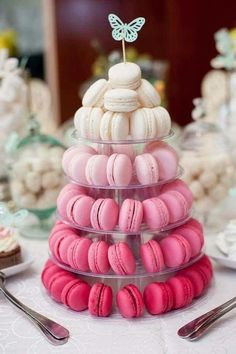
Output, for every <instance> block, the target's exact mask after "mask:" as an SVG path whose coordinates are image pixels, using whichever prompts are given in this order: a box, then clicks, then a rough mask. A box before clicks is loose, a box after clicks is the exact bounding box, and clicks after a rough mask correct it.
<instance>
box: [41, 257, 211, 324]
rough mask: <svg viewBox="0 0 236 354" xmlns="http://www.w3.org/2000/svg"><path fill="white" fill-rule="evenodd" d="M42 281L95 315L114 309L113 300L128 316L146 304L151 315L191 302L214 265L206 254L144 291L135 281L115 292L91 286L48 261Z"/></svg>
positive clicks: (55, 293)
mask: <svg viewBox="0 0 236 354" xmlns="http://www.w3.org/2000/svg"><path fill="white" fill-rule="evenodd" d="M41 279H42V283H43V285H44V287H45V288H46V289H47V291H48V292H49V293H50V294H51V296H52V297H53V298H54V299H55V300H56V301H57V302H59V303H63V304H64V305H65V306H67V307H69V308H70V309H72V310H74V311H83V310H86V309H87V308H88V310H89V313H90V314H91V315H93V316H99V317H107V316H109V315H110V314H111V313H112V307H113V297H114V300H115V301H114V302H116V306H117V309H118V311H119V312H120V313H121V315H122V316H123V317H125V318H137V317H141V316H142V315H143V314H144V311H145V307H146V309H147V311H148V312H149V313H150V314H152V315H159V314H163V313H165V312H167V311H170V310H175V309H179V308H182V307H185V306H188V305H189V304H190V303H191V302H192V301H193V299H194V298H197V297H199V296H200V295H201V294H202V293H203V292H204V291H205V289H206V288H207V287H208V285H209V283H210V281H211V279H212V265H211V262H210V260H209V258H208V257H207V256H204V257H203V258H201V260H199V261H198V262H197V263H195V264H194V265H193V266H191V267H189V268H186V269H185V270H183V271H180V272H179V273H178V274H177V275H175V276H173V277H171V278H169V279H168V280H167V281H165V282H152V283H150V284H148V285H147V286H146V287H145V289H144V292H143V295H142V292H141V291H140V289H139V288H138V287H137V286H136V285H135V284H127V285H125V286H122V287H121V288H120V289H119V290H118V291H117V293H116V295H115V294H113V290H112V288H111V287H110V286H109V285H107V284H105V283H103V282H96V283H94V284H93V285H92V287H90V285H88V283H86V282H85V281H84V280H81V279H79V278H77V277H76V276H75V275H72V274H71V273H69V272H67V271H65V270H62V269H61V268H59V267H57V266H56V265H55V264H54V263H53V262H51V261H47V262H46V264H45V266H44V269H43V272H42V275H41Z"/></svg>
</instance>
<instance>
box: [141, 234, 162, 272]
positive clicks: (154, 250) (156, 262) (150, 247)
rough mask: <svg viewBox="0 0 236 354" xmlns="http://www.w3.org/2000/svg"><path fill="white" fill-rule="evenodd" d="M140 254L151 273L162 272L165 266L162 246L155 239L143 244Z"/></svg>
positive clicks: (145, 266)
mask: <svg viewBox="0 0 236 354" xmlns="http://www.w3.org/2000/svg"><path fill="white" fill-rule="evenodd" d="M140 256H141V259H142V263H143V265H144V268H145V269H146V271H147V272H149V273H155V272H160V271H161V270H163V269H164V268H165V264H164V257H163V253H162V250H161V247H160V246H159V244H158V242H157V241H155V240H150V241H148V242H146V243H143V244H142V245H141V247H140Z"/></svg>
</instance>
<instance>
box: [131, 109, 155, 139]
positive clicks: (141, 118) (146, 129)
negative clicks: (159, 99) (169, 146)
mask: <svg viewBox="0 0 236 354" xmlns="http://www.w3.org/2000/svg"><path fill="white" fill-rule="evenodd" d="M156 132H157V127H156V119H155V116H154V114H153V110H152V109H151V108H140V109H137V110H136V111H134V112H132V113H131V115H130V134H131V136H132V138H133V139H151V138H155V136H156Z"/></svg>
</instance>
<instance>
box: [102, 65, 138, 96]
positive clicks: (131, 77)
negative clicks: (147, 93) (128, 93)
mask: <svg viewBox="0 0 236 354" xmlns="http://www.w3.org/2000/svg"><path fill="white" fill-rule="evenodd" d="M108 78H109V82H110V85H111V87H112V88H126V89H131V90H136V89H137V88H138V87H139V85H140V84H141V70H140V67H139V66H138V65H137V64H134V63H129V62H128V63H127V62H126V63H119V64H116V65H113V66H112V67H111V68H110V69H109V71H108Z"/></svg>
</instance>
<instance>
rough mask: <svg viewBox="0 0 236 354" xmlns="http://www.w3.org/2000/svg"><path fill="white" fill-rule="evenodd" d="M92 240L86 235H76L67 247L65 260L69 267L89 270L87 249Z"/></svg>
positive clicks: (84, 270)
mask: <svg viewBox="0 0 236 354" xmlns="http://www.w3.org/2000/svg"><path fill="white" fill-rule="evenodd" d="M91 244H92V241H91V240H90V239H89V238H86V237H78V238H77V239H75V240H74V241H72V242H71V244H70V245H69V247H68V249H67V260H68V264H69V265H70V266H71V268H74V269H78V270H81V271H83V272H87V271H88V270H89V264H88V251H89V247H90V246H91Z"/></svg>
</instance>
